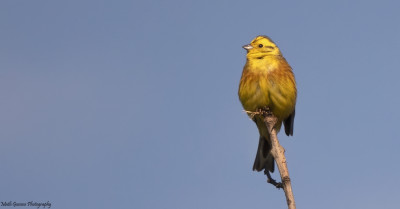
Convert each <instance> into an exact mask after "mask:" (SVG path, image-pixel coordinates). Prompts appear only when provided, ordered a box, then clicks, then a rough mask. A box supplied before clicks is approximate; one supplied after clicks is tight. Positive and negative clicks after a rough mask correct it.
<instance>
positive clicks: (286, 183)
mask: <svg viewBox="0 0 400 209" xmlns="http://www.w3.org/2000/svg"><path fill="white" fill-rule="evenodd" d="M263 115H264V122H265V125H266V126H267V128H268V132H269V135H270V139H271V143H272V149H271V154H272V156H274V158H275V161H276V164H277V165H278V169H279V173H280V175H281V179H282V186H283V190H284V191H285V196H286V202H287V205H288V208H289V209H296V204H295V202H294V197H293V191H292V185H291V183H290V178H289V171H288V168H287V165H286V157H285V149H284V148H283V147H282V146H281V145H280V144H279V141H278V136H277V133H276V130H275V128H274V126H275V124H276V122H277V120H278V119H277V118H276V117H275V116H274V115H273V114H271V113H264V114H263Z"/></svg>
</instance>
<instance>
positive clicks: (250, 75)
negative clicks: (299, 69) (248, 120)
mask: <svg viewBox="0 0 400 209" xmlns="http://www.w3.org/2000/svg"><path fill="white" fill-rule="evenodd" d="M296 91H297V90H296V83H295V79H294V75H293V72H292V70H291V67H290V66H289V64H288V63H287V62H286V60H285V59H284V58H283V57H282V56H265V57H263V58H262V59H259V58H249V57H248V59H247V62H246V65H245V66H244V69H243V74H242V78H241V80H240V85H239V99H240V101H241V103H242V105H243V107H244V109H245V110H247V111H256V110H257V109H258V108H262V107H269V108H270V109H271V111H272V112H273V113H274V115H275V116H276V117H277V118H278V119H280V120H283V119H285V118H287V117H288V116H289V115H290V114H291V113H292V112H293V110H294V107H295V104H296V93H297V92H296Z"/></svg>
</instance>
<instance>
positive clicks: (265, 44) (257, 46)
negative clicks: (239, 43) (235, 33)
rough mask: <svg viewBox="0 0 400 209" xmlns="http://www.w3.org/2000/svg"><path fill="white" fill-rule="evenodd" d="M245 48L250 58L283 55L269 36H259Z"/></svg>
mask: <svg viewBox="0 0 400 209" xmlns="http://www.w3.org/2000/svg"><path fill="white" fill-rule="evenodd" d="M243 48H244V49H246V50H247V56H248V57H255V58H258V57H259V58H262V57H264V56H268V55H281V52H280V50H279V48H278V47H277V46H276V44H275V43H274V42H273V41H272V40H271V39H270V38H269V37H268V36H257V37H256V38H254V39H253V41H251V43H250V44H248V45H244V46H243Z"/></svg>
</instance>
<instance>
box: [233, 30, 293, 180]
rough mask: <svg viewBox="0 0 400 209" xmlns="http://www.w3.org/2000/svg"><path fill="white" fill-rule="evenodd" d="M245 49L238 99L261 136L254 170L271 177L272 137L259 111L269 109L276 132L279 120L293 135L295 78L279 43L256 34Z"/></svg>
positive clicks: (272, 158)
mask: <svg viewBox="0 0 400 209" xmlns="http://www.w3.org/2000/svg"><path fill="white" fill-rule="evenodd" d="M243 48H244V49H245V50H246V51H247V55H246V64H245V65H244V67H243V72H242V77H241V79H240V84H239V91H238V95H239V100H240V102H241V103H242V106H243V108H244V110H245V111H246V112H247V113H248V115H249V117H250V118H251V119H252V120H253V121H254V122H255V123H256V125H257V128H258V131H259V134H260V137H259V143H258V149H257V154H256V158H255V161H254V165H253V171H258V172H260V171H262V170H264V173H265V174H266V175H267V176H268V180H270V179H271V176H270V174H269V172H271V173H273V172H274V167H275V165H274V164H275V161H274V157H273V156H272V154H271V148H272V145H271V140H270V137H269V132H268V129H267V127H266V125H265V123H264V118H263V116H262V115H261V114H254V113H257V112H259V111H261V110H268V111H269V112H270V113H272V114H273V115H274V116H275V117H276V118H277V122H276V124H275V126H274V128H275V130H276V132H277V133H278V132H279V131H280V129H281V126H282V123H283V124H284V127H285V133H286V135H287V136H293V125H294V117H295V106H296V99H297V88H296V81H295V77H294V74H293V71H292V68H291V66H290V65H289V63H288V62H287V61H286V59H285V58H284V57H283V55H282V53H281V51H280V49H279V48H278V46H277V45H276V44H275V43H274V42H273V41H272V40H271V38H269V37H268V36H264V35H260V36H257V37H255V38H254V39H253V40H252V41H251V43H250V44H248V45H244V46H243Z"/></svg>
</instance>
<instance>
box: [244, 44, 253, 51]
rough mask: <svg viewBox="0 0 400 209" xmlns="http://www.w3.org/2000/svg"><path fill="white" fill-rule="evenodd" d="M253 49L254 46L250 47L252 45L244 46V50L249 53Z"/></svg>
mask: <svg viewBox="0 0 400 209" xmlns="http://www.w3.org/2000/svg"><path fill="white" fill-rule="evenodd" d="M252 48H253V46H252V45H250V44H247V45H244V46H243V49H246V50H247V51H248V50H250V49H252Z"/></svg>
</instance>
